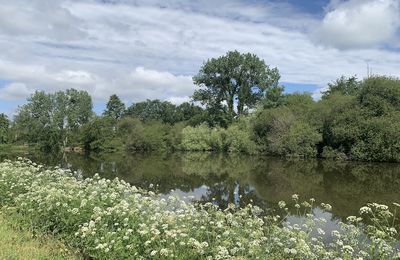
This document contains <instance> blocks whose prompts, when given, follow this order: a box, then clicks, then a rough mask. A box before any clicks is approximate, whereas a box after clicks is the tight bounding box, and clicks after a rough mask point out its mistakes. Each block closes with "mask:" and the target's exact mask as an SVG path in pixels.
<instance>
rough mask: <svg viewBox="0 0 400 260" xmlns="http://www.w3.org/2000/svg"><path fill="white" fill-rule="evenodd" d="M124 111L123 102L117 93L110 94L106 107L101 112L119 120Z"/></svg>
mask: <svg viewBox="0 0 400 260" xmlns="http://www.w3.org/2000/svg"><path fill="white" fill-rule="evenodd" d="M124 112H125V104H124V103H123V102H122V101H121V99H119V97H118V96H117V95H115V94H114V95H111V96H110V99H109V100H108V102H107V108H106V110H105V111H104V113H103V114H104V115H105V116H107V117H109V118H111V119H114V120H119V119H120V118H122V116H123V115H124Z"/></svg>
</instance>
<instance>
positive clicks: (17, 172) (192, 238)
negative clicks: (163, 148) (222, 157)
mask: <svg viewBox="0 0 400 260" xmlns="http://www.w3.org/2000/svg"><path fill="white" fill-rule="evenodd" d="M292 199H293V202H292V203H294V204H295V205H294V206H295V211H296V212H294V213H295V214H298V215H300V216H302V218H301V219H302V221H301V223H296V224H292V223H290V222H289V221H286V220H287V219H286V217H287V216H289V215H290V214H292V213H291V212H290V211H289V209H288V207H287V203H290V202H285V201H280V202H279V203H278V206H279V211H278V212H281V215H278V212H272V214H271V215H269V214H267V215H263V211H262V210H261V209H260V208H258V207H256V206H253V205H251V204H249V205H247V206H245V207H243V208H236V207H235V206H234V205H233V204H230V205H228V208H227V209H225V210H222V209H219V208H218V206H216V205H213V204H212V203H206V204H199V205H196V204H188V203H186V202H184V201H181V200H179V199H177V198H175V197H172V196H171V197H168V198H165V197H160V196H159V195H157V194H155V193H154V192H152V191H145V190H140V189H138V188H136V187H134V186H131V185H130V184H128V183H126V182H124V181H121V180H118V179H114V180H112V181H111V180H106V179H101V178H100V177H99V176H98V175H96V176H94V178H90V179H85V180H79V179H77V178H76V177H74V176H73V173H71V172H69V171H66V170H61V169H54V170H49V169H47V170H46V169H45V168H44V167H43V166H41V165H36V164H34V163H31V162H29V161H17V162H10V161H6V162H3V163H1V164H0V204H1V205H2V206H3V208H4V209H7V210H8V214H14V215H15V216H18V217H19V218H20V219H21V221H23V222H22V224H25V225H26V226H27V227H29V228H30V229H31V230H34V231H36V232H41V233H50V234H53V235H55V236H57V237H58V238H61V239H63V240H64V241H65V242H66V243H68V245H69V246H73V247H76V248H78V249H80V250H81V251H83V252H84V253H85V254H86V255H87V256H88V257H90V258H93V259H127V258H146V259H148V258H154V259H203V258H204V259H232V258H238V259H266V258H267V259H339V258H340V259H358V258H361V259H396V258H398V257H400V252H399V249H398V248H397V247H396V246H397V245H398V240H396V237H397V234H398V231H399V227H398V226H396V224H394V223H395V222H394V221H393V220H394V219H395V218H396V217H397V216H396V215H395V213H393V212H391V211H390V210H389V207H388V206H386V205H381V204H377V203H370V204H368V205H366V206H365V207H362V208H361V209H360V213H359V214H360V216H349V217H348V218H347V220H346V223H343V222H340V223H339V229H337V230H333V231H331V236H332V241H331V243H325V242H324V234H325V233H326V232H327V231H328V230H324V225H323V223H324V222H325V219H321V218H317V217H316V216H315V215H314V214H313V211H312V208H313V205H314V204H315V203H316V202H315V199H310V200H307V201H303V202H300V200H299V196H298V195H296V194H295V195H293V196H292ZM394 207H395V208H397V209H398V207H400V205H399V204H397V203H394ZM320 208H321V210H322V211H325V212H326V211H331V210H332V206H331V205H329V204H324V203H321V205H320ZM362 219H366V220H367V223H370V224H367V225H364V224H362V223H361V220H362ZM313 234H316V235H313ZM366 236H367V239H366Z"/></svg>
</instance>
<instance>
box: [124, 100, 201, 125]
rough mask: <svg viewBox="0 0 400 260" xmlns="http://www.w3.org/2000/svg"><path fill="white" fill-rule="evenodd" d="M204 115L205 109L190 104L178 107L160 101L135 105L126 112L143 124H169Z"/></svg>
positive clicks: (186, 103)
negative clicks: (159, 122) (158, 122)
mask: <svg viewBox="0 0 400 260" xmlns="http://www.w3.org/2000/svg"><path fill="white" fill-rule="evenodd" d="M202 113H203V109H201V108H200V107H198V106H195V105H194V104H190V103H188V102H184V103H182V104H181V105H179V106H176V105H174V104H172V103H170V102H168V101H160V100H158V99H155V100H146V101H143V102H138V103H135V104H133V105H131V106H130V107H128V109H127V111H126V115H127V116H130V117H134V118H138V119H140V120H141V121H143V122H146V121H162V122H163V123H168V124H175V123H177V122H182V121H188V120H192V118H193V117H197V116H201V115H202ZM201 120H202V122H203V120H204V119H203V118H201ZM202 122H201V123H202Z"/></svg>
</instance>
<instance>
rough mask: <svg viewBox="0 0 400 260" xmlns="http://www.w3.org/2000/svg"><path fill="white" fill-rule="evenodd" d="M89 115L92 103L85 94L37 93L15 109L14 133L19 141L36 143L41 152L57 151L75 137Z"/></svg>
mask: <svg viewBox="0 0 400 260" xmlns="http://www.w3.org/2000/svg"><path fill="white" fill-rule="evenodd" d="M92 114H93V112H92V99H91V97H90V95H89V94H88V93H87V92H86V91H78V90H75V89H69V90H66V91H65V92H64V91H59V92H56V93H54V94H46V93H44V92H40V91H37V92H36V93H35V94H33V95H32V96H31V97H30V98H29V99H28V103H27V104H25V105H23V106H22V107H20V108H19V110H18V113H17V115H16V117H15V122H14V129H15V131H16V132H17V133H18V134H17V136H18V139H19V140H21V141H25V142H29V143H37V144H39V146H40V147H41V148H43V149H44V150H54V149H56V150H57V149H59V148H60V147H61V146H66V145H67V144H68V142H69V137H71V136H76V135H77V134H78V131H79V129H80V127H81V126H83V125H84V124H86V123H87V122H89V119H90V117H91V116H92Z"/></svg>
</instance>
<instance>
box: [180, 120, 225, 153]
mask: <svg viewBox="0 0 400 260" xmlns="http://www.w3.org/2000/svg"><path fill="white" fill-rule="evenodd" d="M220 145H221V142H220V138H219V133H218V130H217V129H211V128H209V127H208V126H207V125H205V124H202V125H200V126H196V127H192V126H187V127H185V128H184V129H183V130H182V145H181V147H182V149H183V150H185V151H213V150H215V149H216V148H217V147H220Z"/></svg>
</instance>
